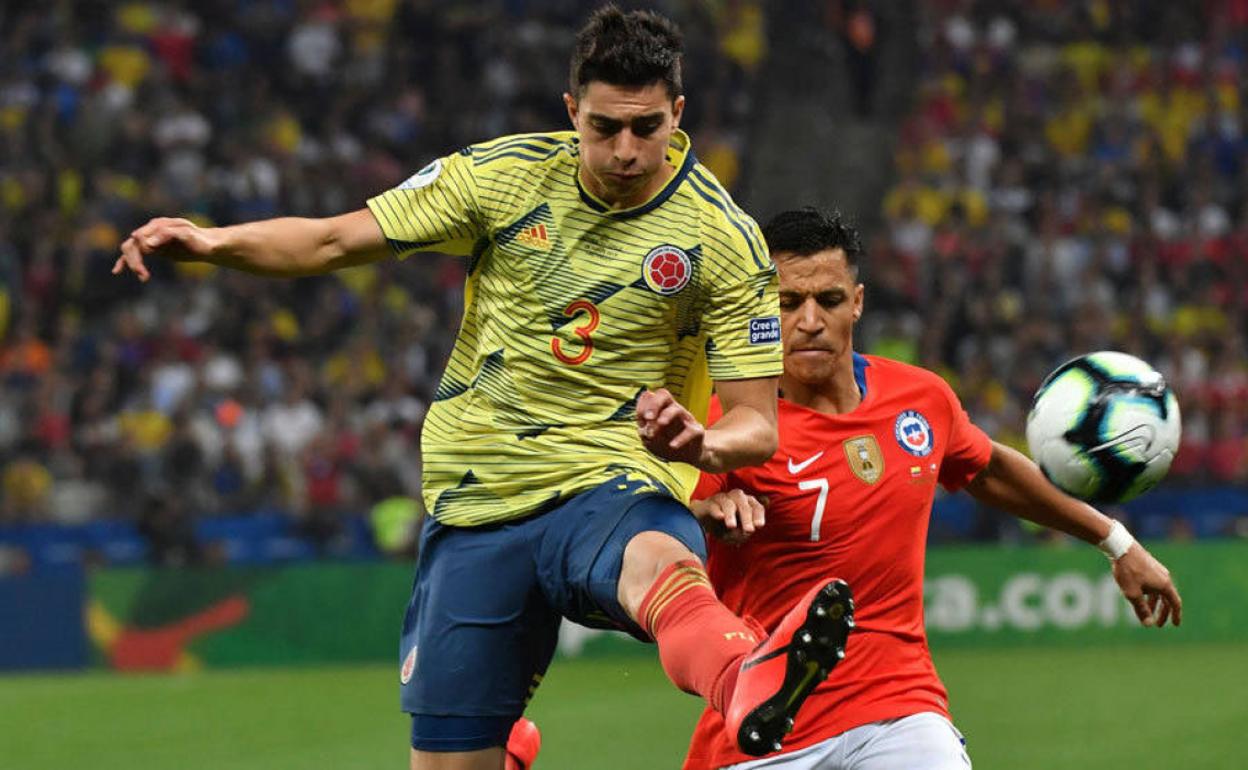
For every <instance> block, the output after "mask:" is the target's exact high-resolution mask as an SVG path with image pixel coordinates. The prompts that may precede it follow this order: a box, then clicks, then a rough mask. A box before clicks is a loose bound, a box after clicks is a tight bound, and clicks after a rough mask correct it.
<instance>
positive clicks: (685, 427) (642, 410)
mask: <svg viewBox="0 0 1248 770" xmlns="http://www.w3.org/2000/svg"><path fill="white" fill-rule="evenodd" d="M715 388H716V391H717V392H718V393H719V402H720V404H721V405H722V406H723V408H724V416H723V417H721V418H720V419H719V421H718V422H716V423H715V425H714V426H713V427H711V428H706V427H704V426H703V425H702V423H700V422H698V420H697V418H695V417H694V416H693V415H692V414H691V413H690V412H689V410H688V409H686V408H685V407H684V406H682V405H681V404H680V403H679V402H678V401H677V400H676V399H675V397H673V396H672V394H671V393H669V392H668V391H667V390H666V389H664V388H660V389H658V390H654V391H649V390H648V391H646V392H645V393H643V394H641V398H640V399H638V400H637V433H638V435H640V436H641V442H642V443H643V444H644V445H645V447H646V449H649V450H650V451H651V452H653V453H654V454H655V455H657V456H659V457H662V458H663V459H665V460H672V461H675V462H682V463H688V464H690V465H692V466H694V467H696V468H698V469H699V470H702V471H705V472H706V473H727V472H728V471H731V470H736V469H737V468H743V467H745V466H747V465H759V464H761V463H764V462H766V461H767V460H768V459H769V458H770V457H771V456H772V455H773V454H775V453H776V444H777V442H778V441H779V438H778V437H777V434H776V378H775V377H760V378H756V379H750V380H729V381H722V382H716V383H715Z"/></svg>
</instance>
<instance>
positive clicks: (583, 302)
mask: <svg viewBox="0 0 1248 770" xmlns="http://www.w3.org/2000/svg"><path fill="white" fill-rule="evenodd" d="M581 313H585V314H587V316H588V317H587V318H586V319H585V320H584V321H583V322H582V323H581V324H580V325H579V326H574V327H572V333H573V334H575V335H576V336H577V337H578V338H580V340H581V352H579V353H577V354H576V355H574V356H570V355H568V354H567V353H565V352H564V351H563V340H561V339H559V338H558V337H551V338H550V352H551V353H553V354H554V356H555V358H557V359H559V360H560V361H562V362H563V363H565V364H567V365H568V366H580V365H581V364H583V363H585V362H586V361H588V360H589V357H590V356H592V355H593V354H594V341H593V339H592V338H591V337H590V335H591V334H593V333H594V330H595V329H597V328H598V324H599V322H601V321H602V314H601V313H599V312H598V306H597V305H595V304H594V303H592V302H590V301H589V300H587V299H578V300H576V301H575V302H571V303H569V304H568V306H567V307H565V308H564V309H563V314H564V315H565V316H567V317H568V318H575V317H576V316H578V315H580V314H581Z"/></svg>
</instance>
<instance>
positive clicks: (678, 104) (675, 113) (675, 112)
mask: <svg viewBox="0 0 1248 770" xmlns="http://www.w3.org/2000/svg"><path fill="white" fill-rule="evenodd" d="M684 114H685V97H684V96H677V97H676V98H675V99H673V100H672V128H680V116H681V115H684Z"/></svg>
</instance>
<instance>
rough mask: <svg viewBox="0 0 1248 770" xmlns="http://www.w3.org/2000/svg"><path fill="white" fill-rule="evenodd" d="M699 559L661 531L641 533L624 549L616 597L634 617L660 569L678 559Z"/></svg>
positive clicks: (686, 547) (660, 572)
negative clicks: (617, 595) (617, 596)
mask: <svg viewBox="0 0 1248 770" xmlns="http://www.w3.org/2000/svg"><path fill="white" fill-rule="evenodd" d="M689 559H692V560H695V561H698V562H701V561H702V560H701V558H700V557H699V556H698V555H696V554H695V553H694V552H693V551H691V550H689V548H688V546H686V545H685V544H684V543H682V542H680V541H679V540H677V539H676V538H675V537H672V536H671V535H669V534H666V533H664V532H653V531H651V532H641V533H638V534H637V535H635V536H633V539H632V540H629V541H628V545H627V546H626V547H625V548H624V563H623V566H622V567H621V569H620V585H619V600H620V605H621V606H623V607H624V609H625V610H626V611H627V612H628V614H629V615H631V616H633V617H636V616H637V610H638V608H639V607H640V606H641V602H642V600H643V599H645V598H646V593H647V592H648V591H649V590H650V587H651V586H652V585H654V581H655V580H657V579H658V577H659V575H660V574H662V572H663V570H665V569H667V567H668V566H669V565H671V564H675V563H676V562H678V561H685V560H689Z"/></svg>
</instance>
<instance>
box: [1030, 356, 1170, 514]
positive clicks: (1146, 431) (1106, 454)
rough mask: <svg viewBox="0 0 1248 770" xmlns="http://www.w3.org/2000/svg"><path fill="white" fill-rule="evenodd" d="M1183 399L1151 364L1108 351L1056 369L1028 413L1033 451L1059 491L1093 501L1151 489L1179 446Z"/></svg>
mask: <svg viewBox="0 0 1248 770" xmlns="http://www.w3.org/2000/svg"><path fill="white" fill-rule="evenodd" d="M1180 433H1181V423H1180V418H1179V403H1178V401H1177V400H1176V399H1175V397H1174V392H1173V391H1172V390H1171V389H1170V387H1169V386H1168V385H1167V384H1166V380H1165V378H1164V377H1162V376H1161V374H1160V373H1158V372H1157V371H1156V370H1154V369H1153V367H1152V366H1150V365H1149V364H1148V363H1146V362H1144V361H1141V360H1140V359H1138V358H1135V357H1134V356H1129V355H1127V354H1126V353H1117V352H1113V351H1101V352H1098V353H1089V354H1087V355H1084V356H1079V357H1078V358H1075V359H1072V360H1070V361H1067V362H1066V363H1064V364H1062V365H1061V366H1059V367H1058V368H1057V369H1056V370H1054V371H1053V373H1052V374H1050V375H1049V376H1048V377H1046V378H1045V380H1044V382H1043V383H1041V385H1040V389H1039V390H1038V391H1036V397H1035V399H1034V401H1033V402H1032V407H1031V413H1030V414H1028V415H1027V444H1028V446H1029V447H1030V449H1031V456H1032V458H1033V459H1034V460H1035V461H1036V463H1037V464H1038V465H1039V466H1040V469H1041V470H1042V471H1044V475H1045V476H1047V477H1048V478H1049V480H1050V481H1052V482H1053V483H1054V484H1055V485H1057V487H1058V488H1060V489H1061V490H1062V491H1064V492H1066V493H1067V494H1069V495H1071V496H1073V497H1078V498H1080V499H1082V500H1087V501H1089V502H1093V503H1118V502H1123V501H1126V500H1130V499H1131V498H1133V497H1136V496H1138V495H1141V494H1144V493H1145V492H1147V491H1148V490H1150V489H1152V488H1153V487H1154V486H1156V484H1157V482H1159V481H1161V479H1162V478H1163V477H1164V476H1165V475H1166V471H1168V470H1169V469H1170V463H1171V461H1173V460H1174V454H1175V452H1176V451H1178V448H1179V435H1180Z"/></svg>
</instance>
